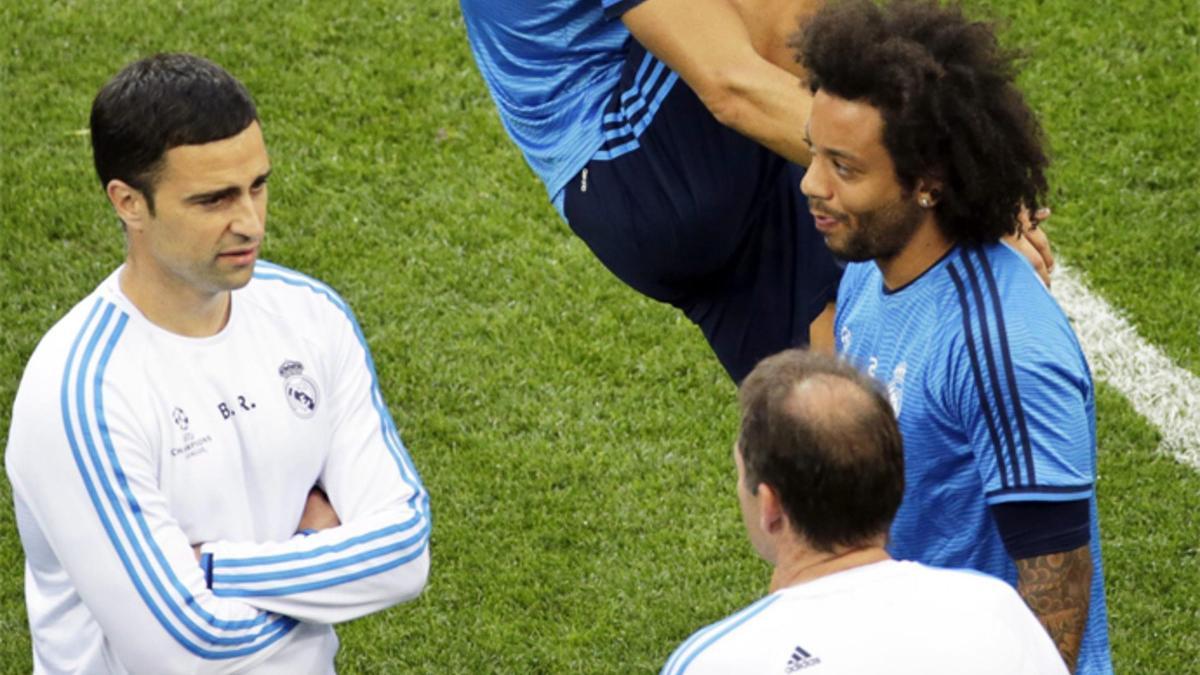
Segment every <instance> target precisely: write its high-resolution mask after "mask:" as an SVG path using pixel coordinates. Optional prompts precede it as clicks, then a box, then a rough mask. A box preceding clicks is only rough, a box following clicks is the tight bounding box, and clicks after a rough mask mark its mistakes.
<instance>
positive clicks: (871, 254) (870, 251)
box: [825, 195, 925, 262]
mask: <svg viewBox="0 0 1200 675" xmlns="http://www.w3.org/2000/svg"><path fill="white" fill-rule="evenodd" d="M831 215H833V217H835V218H837V219H838V220H839V221H841V223H842V224H843V226H844V227H845V235H846V236H845V237H843V238H841V239H840V241H835V240H833V239H832V238H831V237H826V238H825V245H826V246H828V247H829V250H830V251H832V252H833V253H834V255H836V256H837V257H839V258H841V259H843V260H846V261H849V262H866V261H868V260H881V261H885V262H886V261H888V260H891V259H892V258H895V257H896V256H897V255H899V253H900V252H901V251H902V250H904V247H905V246H907V245H908V242H909V240H911V239H912V236H913V233H915V232H916V231H917V228H918V227H919V226H920V224H921V221H922V219H923V218H924V217H925V214H924V209H922V208H921V207H920V206H917V205H916V203H914V202H913V201H912V200H911V197H910V196H909V195H903V196H901V197H900V198H899V199H897V200H896V201H894V202H890V203H888V204H884V205H883V206H881V207H879V208H877V209H874V210H872V211H866V212H864V213H860V214H858V215H857V217H856V218H854V219H853V220H855V221H856V222H854V223H851V222H850V221H851V220H852V218H851V217H850V215H849V214H845V213H832V214H831Z"/></svg>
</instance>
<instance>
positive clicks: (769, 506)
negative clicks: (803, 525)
mask: <svg viewBox="0 0 1200 675" xmlns="http://www.w3.org/2000/svg"><path fill="white" fill-rule="evenodd" d="M757 496H758V518H759V522H758V526H759V527H760V528H761V529H762V531H763V532H766V533H768V534H779V533H780V532H781V531H782V530H783V528H784V527H785V526H786V525H787V520H786V517H785V515H784V513H783V502H782V501H780V499H779V494H778V493H776V492H775V488H773V487H771V486H770V485H767V484H766V483H759V484H758V494H757Z"/></svg>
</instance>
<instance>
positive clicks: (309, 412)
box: [279, 361, 319, 419]
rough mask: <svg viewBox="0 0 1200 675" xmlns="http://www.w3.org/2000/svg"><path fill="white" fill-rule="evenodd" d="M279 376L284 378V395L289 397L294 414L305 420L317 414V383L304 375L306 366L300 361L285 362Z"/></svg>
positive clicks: (280, 368)
mask: <svg viewBox="0 0 1200 675" xmlns="http://www.w3.org/2000/svg"><path fill="white" fill-rule="evenodd" d="M279 376H280V377H282V378H283V394H284V396H285V397H287V402H288V405H289V406H291V407H292V412H294V413H296V414H297V415H299V416H300V417H301V418H303V419H308V418H310V417H312V416H313V415H314V414H315V413H316V412H317V401H318V398H319V396H318V394H317V383H316V382H315V381H313V379H312V378H311V377H309V376H307V375H305V374H304V364H302V363H300V362H299V361H284V362H283V364H282V365H280V366H279Z"/></svg>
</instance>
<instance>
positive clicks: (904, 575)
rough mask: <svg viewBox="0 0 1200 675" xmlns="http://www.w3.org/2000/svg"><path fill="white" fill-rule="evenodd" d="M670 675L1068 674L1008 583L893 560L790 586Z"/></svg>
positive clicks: (682, 658) (724, 626)
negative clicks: (767, 674) (760, 674)
mask: <svg viewBox="0 0 1200 675" xmlns="http://www.w3.org/2000/svg"><path fill="white" fill-rule="evenodd" d="M662 672H663V675H681V674H682V673H687V674H688V675H706V674H713V675H715V674H718V673H719V674H721V675H731V674H738V675H742V674H745V675H751V674H758V673H779V674H785V673H787V674H790V673H799V674H800V675H834V674H837V675H844V674H846V673H855V674H873V673H889V675H902V674H908V673H911V674H912V675H939V674H945V675H964V674H980V675H991V674H994V675H1019V674H1032V673H1038V674H1043V673H1053V674H1056V675H1065V673H1066V672H1067V669H1066V665H1065V664H1064V663H1063V660H1062V658H1061V657H1060V656H1059V654H1058V650H1057V649H1056V648H1055V646H1054V643H1053V642H1052V641H1051V640H1050V636H1049V635H1047V634H1046V631H1045V630H1044V629H1043V628H1042V626H1041V624H1040V623H1038V621H1037V619H1036V618H1035V617H1034V615H1033V613H1032V612H1031V611H1030V610H1029V608H1028V607H1026V605H1025V603H1024V602H1023V601H1022V600H1021V598H1020V596H1019V595H1017V592H1016V591H1015V590H1013V588H1012V587H1011V586H1009V585H1008V584H1006V583H1004V582H1002V581H1000V580H998V579H994V578H992V577H989V576H985V575H983V574H979V573H977V572H969V571H962V570H944V569H935V568H932V567H926V566H924V565H921V564H918V563H914V562H898V561H895V560H886V561H882V562H878V563H872V564H870V565H864V566H862V567H856V568H853V569H850V570H846V571H844V572H839V573H837V574H831V575H829V576H826V577H821V578H819V579H815V580H813V581H810V582H808V583H804V584H799V585H796V586H792V587H789V588H784V589H781V590H779V591H776V592H775V593H773V594H771V595H769V596H767V597H765V598H762V599H761V600H759V601H758V602H756V603H754V604H752V605H750V606H749V607H746V608H745V609H743V610H741V611H740V612H737V613H736V614H733V615H732V616H729V617H727V618H725V619H723V620H721V621H718V622H717V623H714V624H712V625H711V626H708V627H706V628H702V629H701V630H699V631H697V632H695V633H694V634H692V636H691V637H690V638H688V640H687V641H686V642H684V643H683V645H681V646H680V647H679V648H678V649H677V650H675V653H674V654H672V655H671V658H670V660H668V661H667V664H666V665H665V666H664V667H663V670H662Z"/></svg>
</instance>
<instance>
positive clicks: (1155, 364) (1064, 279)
mask: <svg viewBox="0 0 1200 675" xmlns="http://www.w3.org/2000/svg"><path fill="white" fill-rule="evenodd" d="M1053 289H1054V297H1056V298H1057V299H1058V302H1059V303H1060V304H1061V305H1062V307H1063V309H1064V310H1065V311H1066V312H1067V316H1069V317H1071V321H1072V323H1073V324H1074V326H1075V332H1076V333H1078V334H1079V341H1080V343H1081V344H1082V345H1083V351H1084V353H1086V354H1087V358H1088V362H1089V363H1090V364H1091V366H1092V373H1093V374H1094V375H1095V376H1096V377H1097V378H1099V379H1102V380H1104V381H1105V382H1108V383H1109V384H1110V385H1112V386H1113V387H1115V388H1116V389H1117V390H1118V391H1120V392H1121V393H1122V394H1123V395H1124V396H1125V398H1126V399H1128V400H1129V403H1130V404H1131V405H1132V406H1133V409H1134V410H1136V411H1137V412H1138V414H1140V415H1141V416H1142V417H1145V418H1146V419H1147V420H1149V421H1150V423H1151V424H1153V425H1154V426H1156V427H1158V430H1159V432H1160V433H1161V434H1162V445H1160V446H1159V450H1160V451H1162V452H1165V453H1167V454H1170V455H1173V456H1174V457H1175V458H1176V459H1177V460H1179V461H1180V462H1183V463H1184V464H1187V465H1188V466H1190V467H1192V468H1193V469H1196V470H1200V377H1196V376H1195V375H1193V374H1192V373H1191V372H1189V371H1187V370H1184V369H1183V368H1180V367H1179V366H1177V365H1175V363H1174V362H1172V361H1171V359H1169V358H1167V357H1166V355H1164V354H1163V353H1162V352H1161V351H1159V350H1158V348H1157V347H1155V346H1154V345H1152V344H1150V343H1149V342H1146V341H1145V340H1144V339H1142V337H1141V336H1140V335H1138V334H1137V331H1136V330H1135V329H1134V327H1133V326H1132V325H1131V324H1130V323H1129V321H1127V320H1126V319H1125V318H1124V317H1122V316H1121V315H1120V313H1118V312H1117V311H1116V310H1115V309H1113V308H1112V307H1111V306H1110V305H1109V304H1108V303H1107V302H1105V301H1104V300H1103V299H1102V298H1100V297H1099V296H1097V295H1095V294H1093V293H1091V292H1090V291H1088V289H1087V287H1086V286H1085V285H1084V284H1083V281H1082V280H1081V279H1080V275H1079V274H1077V273H1076V272H1075V270H1073V269H1071V268H1070V267H1068V266H1067V265H1064V264H1062V263H1061V262H1060V263H1059V264H1058V265H1057V266H1056V269H1055V270H1054V275H1053Z"/></svg>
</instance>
